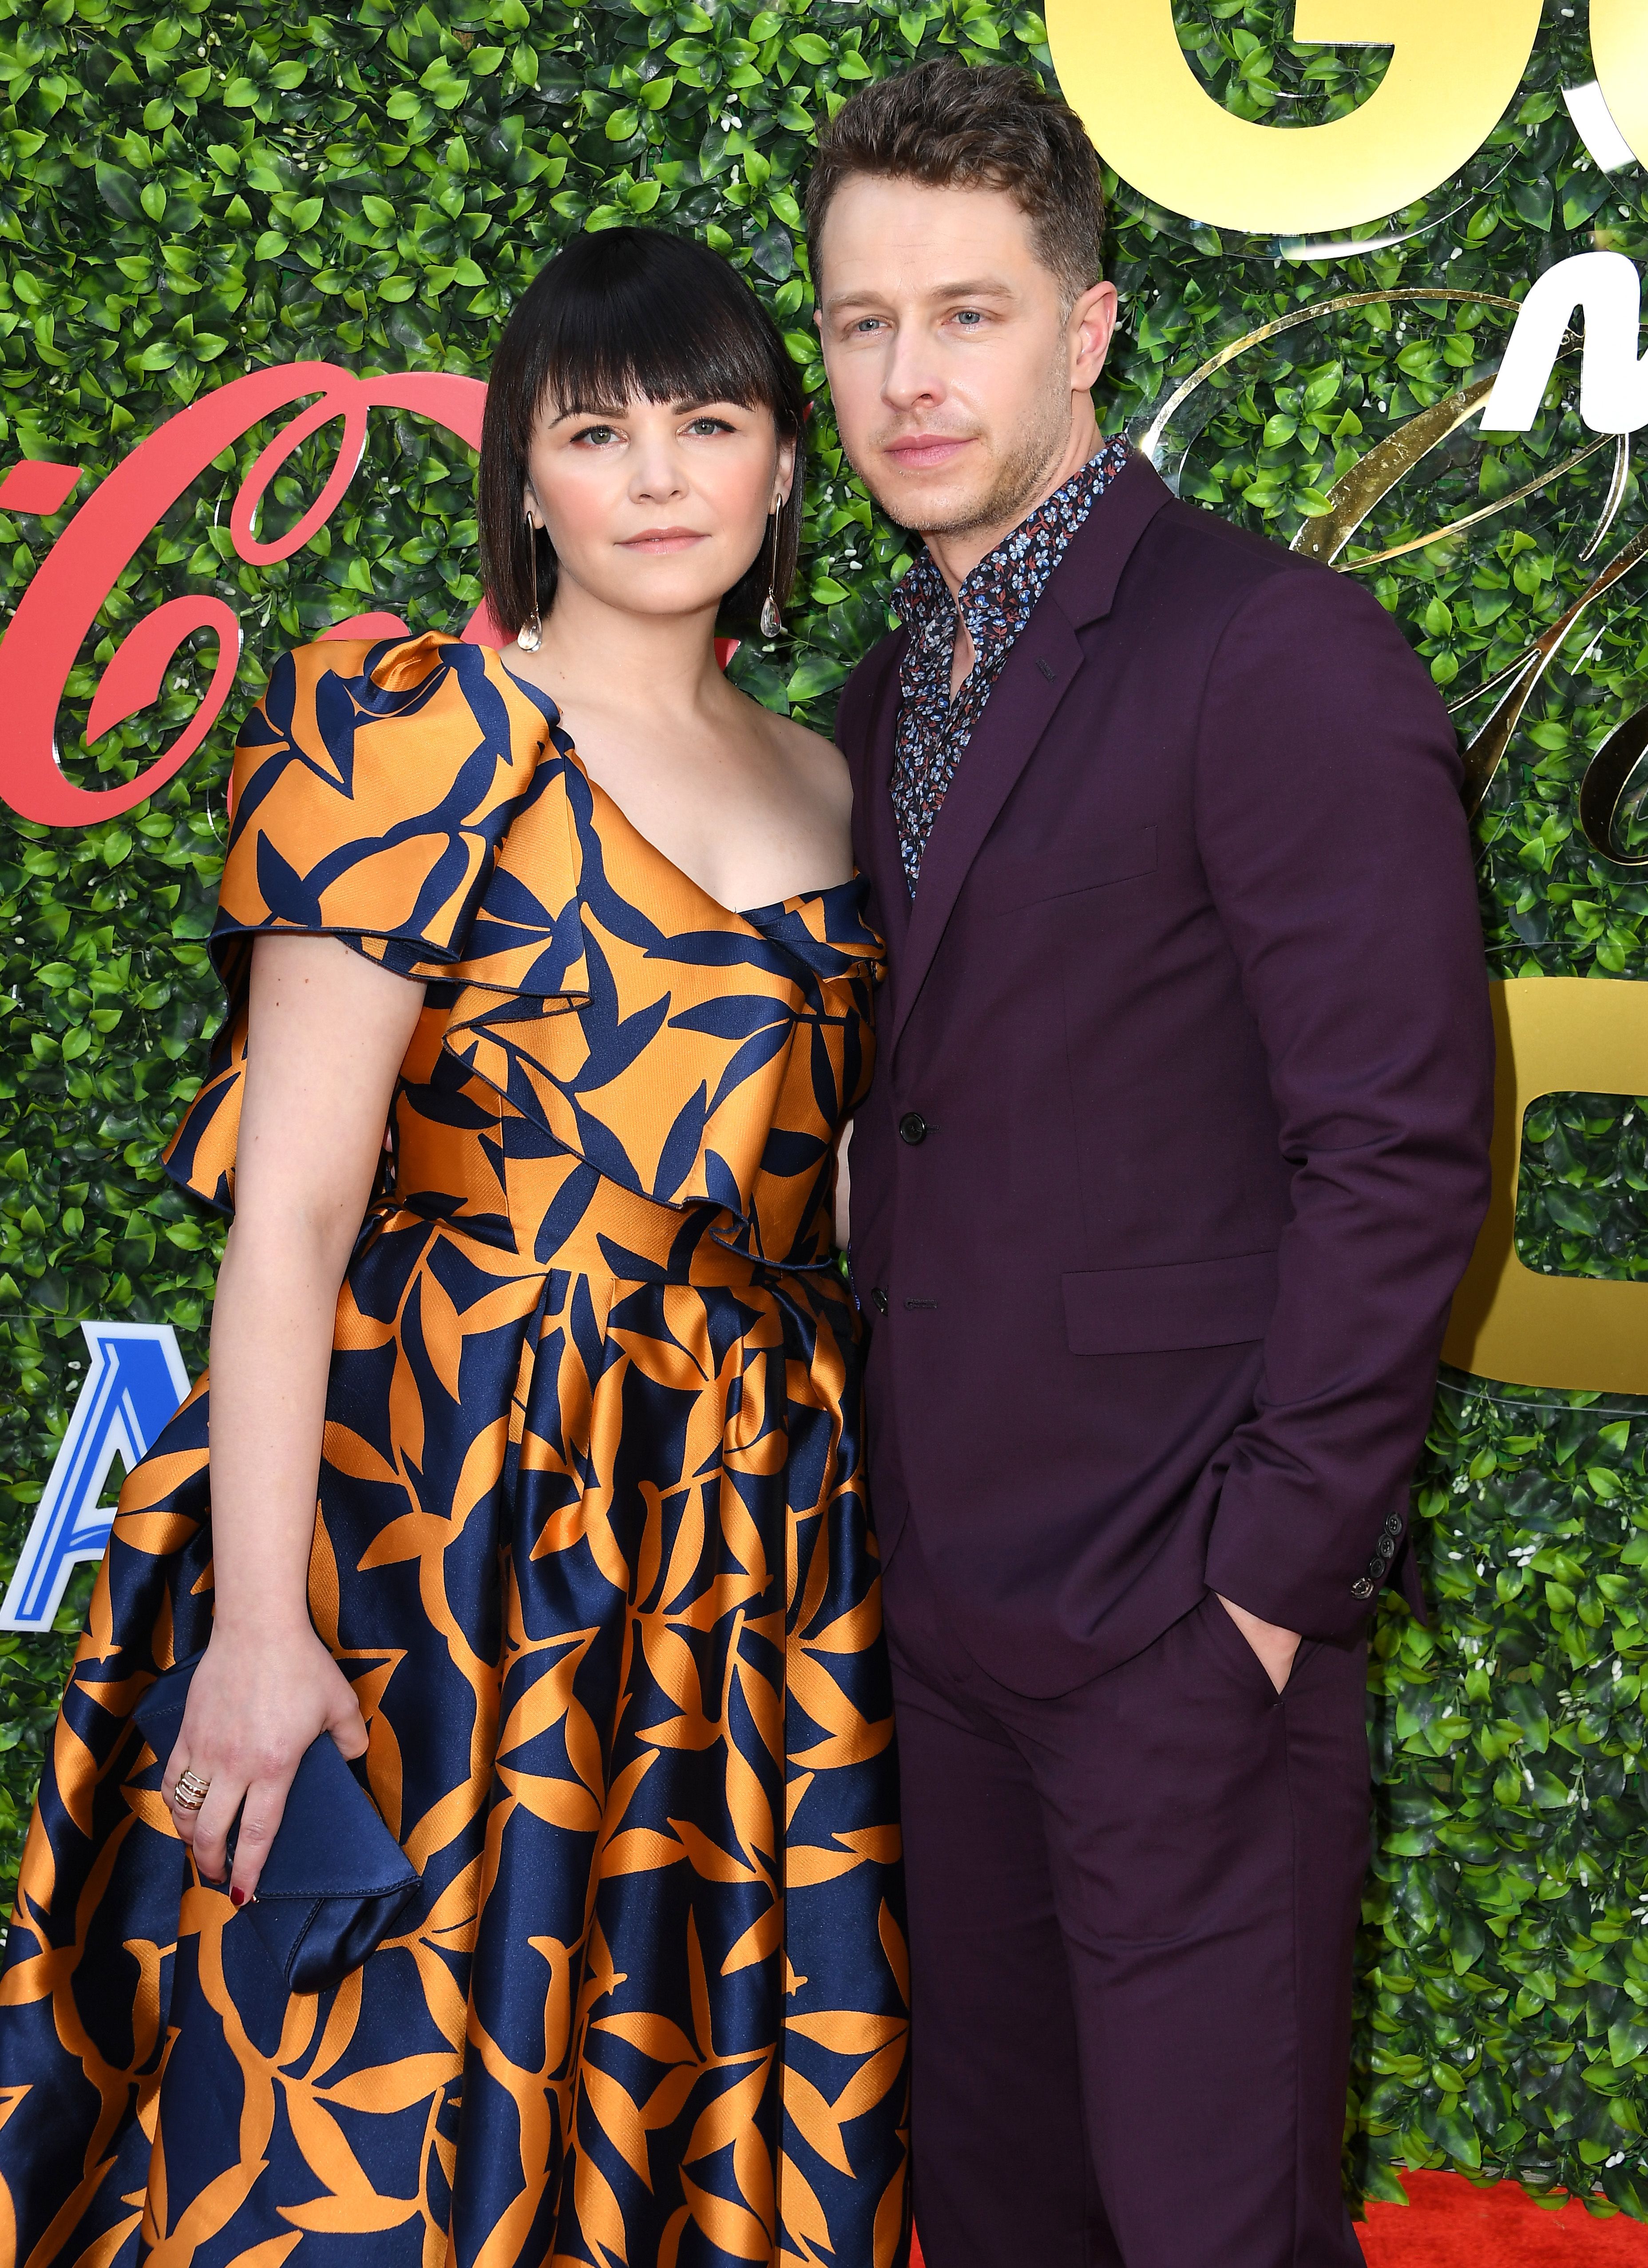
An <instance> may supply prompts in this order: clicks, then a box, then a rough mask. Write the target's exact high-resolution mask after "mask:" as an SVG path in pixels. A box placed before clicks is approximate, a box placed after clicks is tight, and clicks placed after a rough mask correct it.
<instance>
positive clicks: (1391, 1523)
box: [1385, 1512, 1402, 1537]
mask: <svg viewBox="0 0 1648 2268" xmlns="http://www.w3.org/2000/svg"><path fill="white" fill-rule="evenodd" d="M1385 1533H1386V1535H1389V1536H1392V1537H1395V1536H1398V1535H1401V1534H1402V1514H1401V1513H1399V1512H1394V1513H1392V1514H1391V1516H1390V1518H1389V1519H1388V1520H1387V1521H1386V1523H1385Z"/></svg>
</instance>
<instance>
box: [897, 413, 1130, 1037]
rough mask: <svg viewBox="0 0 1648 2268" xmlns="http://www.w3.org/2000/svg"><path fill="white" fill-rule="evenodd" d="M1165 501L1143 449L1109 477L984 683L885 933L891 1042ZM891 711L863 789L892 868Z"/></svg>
mask: <svg viewBox="0 0 1648 2268" xmlns="http://www.w3.org/2000/svg"><path fill="white" fill-rule="evenodd" d="M1171 500H1172V497H1171V491H1170V490H1168V488H1167V486H1166V482H1164V481H1163V480H1162V479H1161V477H1160V475H1159V474H1158V473H1157V472H1156V470H1155V468H1154V467H1153V466H1151V465H1150V464H1149V463H1148V462H1147V461H1146V460H1144V458H1143V457H1135V458H1134V459H1133V460H1131V461H1130V463H1129V464H1128V465H1127V467H1126V468H1124V469H1123V471H1122V472H1121V473H1120V474H1118V475H1117V476H1116V479H1115V482H1114V483H1113V484H1112V486H1111V487H1110V488H1109V489H1108V490H1107V491H1106V493H1105V494H1104V495H1103V496H1102V497H1100V499H1099V502H1098V503H1097V504H1095V506H1094V507H1093V512H1091V513H1090V514H1089V516H1088V518H1087V519H1086V521H1085V523H1084V525H1083V526H1082V527H1081V528H1080V529H1079V530H1078V533H1077V534H1076V536H1075V538H1074V540H1073V541H1072V542H1071V544H1070V549H1069V550H1068V551H1067V552H1066V553H1065V555H1064V556H1063V559H1062V560H1060V562H1059V563H1058V565H1057V567H1056V569H1055V570H1054V571H1053V574H1052V576H1051V577H1050V578H1049V579H1048V586H1047V588H1046V590H1045V591H1044V592H1043V593H1042V594H1041V599H1040V600H1038V602H1037V604H1036V607H1035V609H1034V613H1033V614H1032V615H1031V616H1030V619H1029V621H1028V622H1026V625H1025V627H1024V630H1022V631H1021V632H1020V634H1019V637H1018V639H1017V640H1016V642H1015V644H1014V645H1013V649H1012V652H1011V653H1010V654H1009V655H1008V657H1007V660H1006V663H1005V666H1004V668H1003V670H1002V674H1001V675H1000V676H999V677H998V678H997V681H996V682H995V684H994V685H993V686H992V687H991V689H990V698H989V699H988V701H986V703H985V704H984V713H983V715H982V718H980V719H979V723H978V726H977V728H976V730H975V732H974V733H973V736H972V738H971V739H970V740H968V742H967V747H965V749H963V751H962V754H961V761H960V764H959V765H958V766H957V768H956V776H955V778H954V779H953V782H952V783H951V785H950V791H949V793H948V794H947V795H946V796H945V799H944V803H943V806H942V807H941V809H940V810H939V813H938V818H937V819H936V820H935V821H934V822H933V829H932V833H931V836H929V837H928V842H927V850H926V853H925V855H924V857H923V859H922V870H921V880H920V881H919V882H918V883H917V885H916V898H915V903H914V905H913V907H912V909H911V912H910V920H909V931H908V932H907V933H906V935H905V936H904V937H903V939H901V940H900V939H897V938H896V937H894V938H890V939H888V944H889V946H890V947H891V958H892V962H893V1004H892V1007H893V1013H892V1020H891V1024H890V1027H889V1030H888V1036H887V1046H888V1047H889V1048H896V1047H897V1045H898V1042H899V1038H900V1035H901V1033H902V1031H903V1029H904V1026H905V1024H906V1023H907V1021H908V1020H909V1013H910V1010H911V1009H912V1008H913V1007H914V1006H915V1005H916V998H917V996H918V995H919V993H920V991H921V989H922V986H923V984H924V983H926V981H927V973H928V971H929V969H930V968H931V967H932V963H933V956H934V954H936V953H937V952H938V946H939V944H940V942H941V940H942V939H943V937H944V933H945V929H946V928H947V927H948V926H949V922H950V917H951V915H952V914H953V911H954V910H955V902H956V900H957V898H958V897H959V895H960V891H961V886H962V884H963V883H964V882H965V881H966V880H967V875H968V873H969V872H970V871H971V868H972V865H973V862H974V860H975V858H977V857H978V854H979V852H980V851H981V850H982V848H983V844H984V840H985V837H986V836H988V835H989V833H990V829H991V828H992V827H994V825H995V824H996V821H997V819H998V818H999V816H1000V815H1001V810H1002V806H1003V805H1004V803H1005V802H1006V800H1007V799H1008V797H1009V796H1010V795H1011V794H1012V792H1013V789H1014V788H1015V787H1016V786H1017V784H1018V783H1019V777H1020V776H1021V775H1022V773H1023V771H1024V770H1025V767H1026V764H1028V762H1029V761H1030V759H1031V757H1032V756H1033V755H1034V754H1035V750H1036V746H1037V743H1038V742H1039V741H1040V740H1041V738H1042V736H1043V734H1044V733H1046V731H1047V729H1048V725H1050V724H1051V723H1052V721H1053V718H1054V716H1055V714H1056V711H1057V709H1058V706H1059V703H1061V702H1062V701H1063V698H1064V696H1065V694H1066V693H1067V692H1068V691H1069V689H1070V686H1071V684H1072V683H1073V681H1074V680H1075V677H1076V674H1077V672H1078V670H1079V669H1080V667H1081V666H1082V660H1083V654H1082V648H1081V642H1080V640H1079V639H1078V637H1077V635H1076V633H1077V630H1078V629H1080V628H1081V627H1082V626H1083V625H1084V624H1085V623H1087V622H1097V621H1098V620H1100V617H1101V616H1103V615H1107V614H1108V612H1109V611H1110V608H1111V605H1112V603H1113V602H1114V600H1115V593H1116V585H1118V583H1119V582H1120V581H1121V578H1122V569H1123V568H1124V567H1125V566H1126V564H1127V563H1128V561H1129V558H1130V557H1131V556H1132V555H1133V551H1134V549H1135V548H1136V546H1137V543H1138V541H1139V538H1140V537H1141V536H1142V535H1143V534H1144V530H1145V528H1146V527H1148V526H1149V525H1150V523H1151V520H1152V519H1154V518H1155V517H1156V514H1157V513H1158V512H1159V511H1160V510H1161V509H1162V507H1163V505H1165V504H1168V503H1170V502H1171ZM894 686H895V687H896V673H894ZM897 714H898V711H897V703H896V701H894V702H893V703H891V704H889V705H888V706H887V711H886V717H887V721H886V724H885V727H884V728H883V729H882V730H881V731H879V733H878V735H877V738H876V740H875V742H874V748H875V759H876V761H875V770H874V773H873V778H872V786H871V792H872V795H873V797H874V798H875V800H876V803H877V805H878V806H879V807H881V808H883V809H885V811H886V814H887V827H888V828H889V830H890V831H891V833H892V836H893V862H894V871H896V872H897V873H900V874H901V873H902V872H903V868H902V865H901V862H900V859H899V856H898V841H897V829H896V827H895V826H894V822H893V817H892V809H893V806H892V777H893V744H894V737H895V733H896V729H897ZM884 741H885V748H884V747H883V742H884ZM878 852H879V844H878Z"/></svg>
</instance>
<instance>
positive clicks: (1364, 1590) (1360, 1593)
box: [1350, 1575, 1373, 1599]
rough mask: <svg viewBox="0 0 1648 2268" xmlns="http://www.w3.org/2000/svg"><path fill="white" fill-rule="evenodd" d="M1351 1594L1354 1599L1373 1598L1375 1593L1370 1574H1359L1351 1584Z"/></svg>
mask: <svg viewBox="0 0 1648 2268" xmlns="http://www.w3.org/2000/svg"><path fill="white" fill-rule="evenodd" d="M1350 1595H1351V1597H1352V1598H1353V1599H1371V1598H1372V1595H1373V1580H1372V1577H1371V1576H1368V1575H1358V1576H1357V1579H1356V1580H1355V1582H1354V1583H1352V1584H1351V1586H1350Z"/></svg>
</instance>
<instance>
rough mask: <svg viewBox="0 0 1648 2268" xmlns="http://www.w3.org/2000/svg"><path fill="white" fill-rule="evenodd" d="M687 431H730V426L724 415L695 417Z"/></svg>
mask: <svg viewBox="0 0 1648 2268" xmlns="http://www.w3.org/2000/svg"><path fill="white" fill-rule="evenodd" d="M687 431H688V432H689V433H730V432H731V431H732V427H731V426H730V425H729V424H728V423H727V422H726V419H725V417H695V418H694V419H693V421H692V423H691V424H690V425H689V426H688V428H687Z"/></svg>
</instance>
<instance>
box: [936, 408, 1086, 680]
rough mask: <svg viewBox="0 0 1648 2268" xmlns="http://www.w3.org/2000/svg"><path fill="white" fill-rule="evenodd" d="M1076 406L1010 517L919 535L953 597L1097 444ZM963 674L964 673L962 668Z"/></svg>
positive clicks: (1072, 474)
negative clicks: (1050, 457) (1038, 477)
mask: <svg viewBox="0 0 1648 2268" xmlns="http://www.w3.org/2000/svg"><path fill="white" fill-rule="evenodd" d="M1078 407H1079V410H1080V415H1079V416H1075V417H1072V419H1071V420H1070V439H1069V441H1068V443H1067V444H1066V445H1065V446H1064V448H1063V450H1062V451H1061V452H1060V453H1059V456H1058V458H1057V460H1056V462H1055V464H1054V465H1053V467H1052V468H1051V470H1050V471H1049V472H1048V475H1047V476H1046V478H1045V479H1044V480H1043V481H1042V482H1041V486H1040V487H1039V488H1038V489H1037V490H1036V492H1035V494H1034V496H1033V497H1030V498H1029V500H1028V501H1027V502H1026V503H1025V504H1021V505H1020V506H1019V509H1018V510H1017V511H1016V512H1014V513H1013V515H1012V518H1011V519H1004V520H1002V521H1000V522H998V523H992V524H991V525H989V526H986V527H968V528H959V529H957V530H956V531H955V532H954V533H953V534H951V533H949V532H947V531H945V530H944V529H938V530H935V531H934V533H933V534H930V535H928V536H926V537H925V538H924V539H923V541H925V543H926V546H927V550H928V554H929V556H930V557H931V560H932V563H933V565H934V566H935V567H936V568H937V569H938V572H939V573H940V575H942V576H943V578H944V579H945V584H946V585H947V586H948V589H949V592H950V595H951V597H952V598H954V597H956V596H957V594H958V593H960V588H961V585H962V584H963V583H965V582H966V580H967V577H968V576H969V575H970V574H971V573H972V572H973V570H974V569H975V567H976V566H977V565H978V563H979V561H980V560H981V559H987V558H988V557H989V556H990V553H991V552H992V551H994V549H996V547H997V544H998V543H1000V542H1002V541H1004V539H1005V538H1006V537H1007V536H1009V535H1011V534H1012V532H1013V530H1014V528H1015V527H1023V525H1024V523H1025V521H1026V519H1029V517H1030V515H1031V513H1032V512H1039V511H1040V510H1041V506H1042V505H1043V504H1045V503H1046V502H1047V500H1048V497H1050V496H1055V495H1056V494H1057V492H1058V490H1060V489H1062V488H1063V485H1064V483H1065V482H1066V481H1070V480H1074V478H1075V477H1076V475H1077V474H1078V472H1080V470H1081V468H1082V467H1083V466H1084V465H1085V463H1086V462H1087V460H1088V459H1089V457H1091V456H1092V455H1093V452H1094V450H1096V449H1097V448H1098V446H1099V444H1100V439H1101V438H1102V436H1101V435H1100V431H1099V421H1098V419H1097V418H1096V417H1095V416H1093V405H1092V403H1091V402H1089V401H1086V400H1085V399H1084V400H1083V401H1081V402H1080V404H1079V405H1078ZM963 674H964V675H965V674H966V673H965V671H964V672H963Z"/></svg>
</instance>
